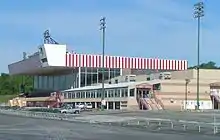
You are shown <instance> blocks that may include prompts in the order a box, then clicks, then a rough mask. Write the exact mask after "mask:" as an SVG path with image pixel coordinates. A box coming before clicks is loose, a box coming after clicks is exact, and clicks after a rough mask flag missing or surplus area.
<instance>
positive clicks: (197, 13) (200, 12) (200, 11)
mask: <svg viewBox="0 0 220 140" xmlns="http://www.w3.org/2000/svg"><path fill="white" fill-rule="evenodd" d="M203 16H204V3H203V2H198V3H196V4H195V5H194V18H195V19H197V21H198V26H197V27H198V29H197V30H198V34H197V109H198V110H199V106H200V104H199V76H200V75H199V69H200V21H201V17H203Z"/></svg>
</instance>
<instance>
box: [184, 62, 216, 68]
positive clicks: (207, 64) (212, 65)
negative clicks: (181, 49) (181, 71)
mask: <svg viewBox="0 0 220 140" xmlns="http://www.w3.org/2000/svg"><path fill="white" fill-rule="evenodd" d="M196 68H197V66H192V67H189V68H188V69H196ZM199 68H200V69H220V67H218V66H216V63H215V62H213V61H209V62H207V63H202V64H200V66H199Z"/></svg>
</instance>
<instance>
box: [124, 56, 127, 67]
mask: <svg viewBox="0 0 220 140" xmlns="http://www.w3.org/2000/svg"><path fill="white" fill-rule="evenodd" d="M124 62H125V64H124V67H125V69H127V57H125V59H124Z"/></svg>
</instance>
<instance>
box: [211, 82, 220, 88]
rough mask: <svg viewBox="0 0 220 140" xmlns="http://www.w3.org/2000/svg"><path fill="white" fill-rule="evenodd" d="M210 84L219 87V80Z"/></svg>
mask: <svg viewBox="0 0 220 140" xmlns="http://www.w3.org/2000/svg"><path fill="white" fill-rule="evenodd" d="M210 86H217V87H220V82H215V83H211V84H210Z"/></svg>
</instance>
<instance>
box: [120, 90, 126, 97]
mask: <svg viewBox="0 0 220 140" xmlns="http://www.w3.org/2000/svg"><path fill="white" fill-rule="evenodd" d="M121 97H125V89H123V88H122V89H121Z"/></svg>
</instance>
